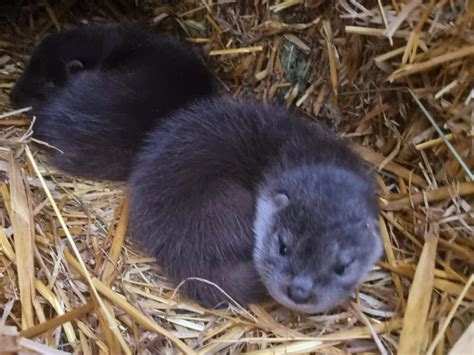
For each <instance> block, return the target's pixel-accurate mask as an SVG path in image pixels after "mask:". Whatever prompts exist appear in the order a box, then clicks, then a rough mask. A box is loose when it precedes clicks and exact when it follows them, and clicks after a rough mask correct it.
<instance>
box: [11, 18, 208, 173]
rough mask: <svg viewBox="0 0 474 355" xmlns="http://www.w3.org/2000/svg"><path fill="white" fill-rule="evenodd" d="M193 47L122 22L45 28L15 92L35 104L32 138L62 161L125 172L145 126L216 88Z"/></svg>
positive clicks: (67, 166)
mask: <svg viewBox="0 0 474 355" xmlns="http://www.w3.org/2000/svg"><path fill="white" fill-rule="evenodd" d="M216 91H217V86H216V82H215V79H214V77H213V76H212V74H211V73H210V72H209V70H208V69H207V68H206V66H205V65H204V64H203V63H202V62H201V60H200V59H199V57H198V55H197V54H196V53H195V52H194V50H193V48H192V47H190V46H188V45H186V44H184V43H181V42H179V41H177V40H174V39H172V38H169V37H167V36H165V35H162V34H156V33H148V32H145V31H142V30H140V29H137V28H135V27H131V26H125V25H115V24H111V25H91V26H84V27H80V28H76V29H72V30H68V31H63V32H58V33H54V34H51V35H49V36H47V37H46V38H45V39H44V40H43V41H42V42H41V44H40V45H39V46H38V48H36V50H35V51H34V52H33V55H32V57H31V59H30V61H29V63H28V65H27V66H26V69H25V71H24V73H23V75H22V77H21V78H20V79H19V80H18V82H17V84H16V85H15V87H14V89H13V90H12V93H11V101H12V104H13V105H14V106H15V107H23V106H33V114H34V115H35V116H36V118H37V119H36V123H35V125H34V127H33V131H34V135H33V137H34V138H37V139H39V140H42V141H45V142H47V143H48V144H50V145H52V146H54V147H56V148H58V149H59V150H60V151H61V152H59V151H57V150H51V154H52V162H53V164H54V165H55V166H57V167H58V168H59V169H61V170H63V171H65V172H67V173H70V174H73V175H79V176H83V177H88V178H96V179H108V180H125V179H126V178H127V176H128V173H129V169H130V166H131V162H132V159H133V156H134V154H135V153H136V151H137V150H138V149H139V147H140V145H141V142H142V139H143V137H144V134H145V133H146V132H147V131H148V130H150V129H151V128H153V127H154V126H155V125H157V124H159V122H160V120H161V118H162V117H164V116H165V115H166V114H168V113H170V112H171V111H172V110H175V109H177V108H180V107H182V106H184V105H186V104H188V103H190V102H192V101H193V100H195V99H197V98H201V97H206V96H209V95H213V94H215V93H216Z"/></svg>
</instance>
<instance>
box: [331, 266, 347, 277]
mask: <svg viewBox="0 0 474 355" xmlns="http://www.w3.org/2000/svg"><path fill="white" fill-rule="evenodd" d="M346 269H347V266H346V265H339V266H336V267H335V268H334V272H335V273H336V274H338V275H339V276H342V275H343V274H344V273H345V272H346Z"/></svg>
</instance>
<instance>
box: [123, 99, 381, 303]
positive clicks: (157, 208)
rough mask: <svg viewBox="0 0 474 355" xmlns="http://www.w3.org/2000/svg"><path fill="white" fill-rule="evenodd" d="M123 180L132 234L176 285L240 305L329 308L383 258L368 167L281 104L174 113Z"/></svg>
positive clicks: (228, 104)
mask: <svg viewBox="0 0 474 355" xmlns="http://www.w3.org/2000/svg"><path fill="white" fill-rule="evenodd" d="M129 184H130V187H131V227H132V235H133V237H134V239H135V240H136V241H137V242H138V243H139V245H141V246H142V247H143V249H144V250H146V251H148V252H149V253H150V254H151V255H154V256H156V258H157V260H158V262H159V263H160V264H161V265H162V266H163V267H164V269H165V271H166V273H167V275H168V276H169V277H170V278H171V280H173V281H174V282H175V283H179V282H181V281H182V280H184V279H187V278H190V277H199V278H204V279H207V280H209V281H211V282H214V283H216V284H217V285H218V286H220V287H221V288H223V289H224V290H225V291H226V292H227V293H228V294H230V295H231V296H232V297H233V298H234V299H235V300H237V301H238V302H240V303H241V304H243V305H247V304H249V303H255V302H260V301H263V300H265V299H266V298H267V297H268V294H270V295H271V296H273V297H274V298H275V299H276V300H277V301H278V302H280V303H282V304H284V305H286V306H288V307H290V308H292V309H295V310H299V311H303V312H319V311H324V310H327V309H330V308H331V307H333V306H335V305H337V304H339V303H341V302H343V301H344V300H346V299H347V297H348V296H349V295H350V294H351V293H352V292H353V290H354V288H355V287H356V286H357V285H358V283H359V282H360V281H361V280H362V278H363V277H364V275H365V274H366V273H367V271H368V270H369V268H370V267H371V266H372V265H373V263H374V262H375V261H376V260H377V259H378V257H379V256H380V254H381V246H380V240H379V235H378V232H377V227H376V222H377V214H378V207H377V203H376V189H375V185H374V183H373V178H372V176H371V173H370V171H369V170H368V168H367V166H365V164H364V163H363V162H362V161H361V160H360V159H359V158H358V157H356V156H355V155H354V154H353V153H352V152H351V151H350V150H349V149H348V148H347V146H346V145H345V144H344V143H343V142H342V141H340V140H338V139H337V138H336V137H335V136H334V135H332V134H331V133H329V132H328V131H327V130H325V129H323V128H321V127H320V126H319V125H316V124H313V123H310V122H309V121H308V120H306V119H303V118H301V117H298V115H296V114H293V113H290V112H288V111H286V110H285V109H283V108H281V107H278V106H272V105H262V104H257V103H254V102H251V101H250V102H249V101H244V100H235V99H231V98H212V99H205V100H200V101H198V102H195V103H194V104H192V105H191V106H189V107H188V108H186V109H183V110H180V111H177V112H175V113H174V114H173V115H171V117H169V118H168V119H167V120H166V123H165V124H164V125H163V126H162V127H161V129H157V130H155V131H153V132H152V133H151V134H150V135H149V137H148V139H147V144H146V145H145V147H144V148H143V150H142V151H141V152H140V153H139V154H138V156H137V159H136V161H135V164H134V168H133V172H132V174H131V177H130V179H129ZM279 238H280V239H282V240H284V241H285V242H286V243H287V256H286V257H283V256H281V255H280V254H279V250H280V242H279ZM349 262H352V263H351V264H350V265H348V264H349ZM344 266H347V267H346V269H347V270H346V271H344V270H343V271H344V272H343V273H342V275H338V272H340V271H341V270H342V269H343V267H344ZM290 288H291V290H290ZM182 291H183V293H184V294H185V295H186V296H187V297H190V298H191V299H193V300H195V301H197V302H199V303H201V304H204V305H206V306H216V305H218V304H222V302H226V301H228V299H227V298H226V297H225V296H224V295H223V294H222V293H221V292H220V291H218V290H217V289H216V288H214V287H212V286H209V285H207V284H204V283H201V282H199V281H188V282H186V283H185V285H184V287H183V289H182ZM289 291H291V292H292V295H293V296H294V297H295V298H298V301H299V303H296V302H294V301H292V300H291V299H289V297H288V292H289ZM306 296H308V297H306ZM306 298H308V299H307V301H305V302H304V303H301V301H302V300H305V299H306Z"/></svg>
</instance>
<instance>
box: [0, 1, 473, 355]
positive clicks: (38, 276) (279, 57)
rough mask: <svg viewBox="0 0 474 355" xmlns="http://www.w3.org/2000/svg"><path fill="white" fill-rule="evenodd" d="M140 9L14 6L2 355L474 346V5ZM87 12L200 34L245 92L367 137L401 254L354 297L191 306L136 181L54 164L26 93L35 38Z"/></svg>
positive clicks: (3, 94) (7, 50)
mask: <svg viewBox="0 0 474 355" xmlns="http://www.w3.org/2000/svg"><path fill="white" fill-rule="evenodd" d="M133 3H134V2H132V1H130V2H129V1H127V0H121V1H108V0H104V1H101V2H98V3H96V2H93V1H75V0H69V1H61V2H59V1H58V2H54V1H49V2H35V1H26V2H25V5H24V6H23V7H22V8H16V9H12V8H8V7H7V5H6V3H5V4H4V5H0V6H3V7H4V8H1V9H0V10H1V11H0V16H3V17H2V18H1V21H2V22H1V23H0V30H1V33H2V34H1V35H0V36H1V37H0V79H1V82H0V89H1V90H0V107H1V111H0V117H1V118H0V142H1V144H0V145H1V147H0V174H1V176H2V181H1V182H0V191H1V197H0V222H1V224H2V225H1V228H0V304H1V305H2V307H1V312H0V349H2V350H1V351H3V352H12V353H13V352H15V351H17V350H18V349H22V350H23V351H30V352H31V351H34V352H38V353H50V354H53V353H60V352H64V351H65V352H83V353H84V354H91V353H94V354H95V353H112V354H115V353H120V352H123V353H140V354H142V353H143V354H146V353H156V352H160V353H174V352H183V353H194V352H200V353H216V352H222V353H233V352H249V353H255V354H257V353H258V354H272V353H276V354H280V353H281V354H283V353H295V352H318V353H382V354H388V353H395V352H397V350H399V351H400V353H407V352H410V353H430V354H431V353H436V354H443V353H447V352H448V350H449V349H451V348H452V347H453V346H456V351H455V352H456V353H458V354H459V353H462V352H463V351H464V352H466V351H472V332H473V326H472V320H473V313H474V308H473V306H474V288H473V286H472V282H473V277H472V276H471V275H472V266H473V264H474V257H473V255H474V254H473V249H474V240H473V224H474V223H473V221H474V218H473V217H474V215H473V213H474V212H473V210H472V205H473V204H472V202H473V195H474V182H473V181H472V169H473V165H474V163H473V162H474V160H473V158H472V151H473V140H472V138H473V133H474V131H473V128H472V127H473V119H474V112H473V111H474V100H473V97H474V96H473V91H472V90H473V87H474V47H473V43H474V42H473V35H474V27H473V25H474V2H473V1H466V0H452V1H441V0H430V1H425V2H423V4H422V1H421V0H411V1H404V3H405V5H401V4H402V2H401V1H390V0H378V1H365V2H356V1H346V0H339V1H318V0H306V1H303V0H286V1H258V0H255V1H251V0H247V1H232V0H230V1H204V0H202V1H199V0H188V1H170V2H166V3H165V4H163V3H164V1H162V2H160V1H152V0H149V1H144V2H140V7H139V9H137V8H135V6H134V5H133ZM328 4H330V6H329V5H328ZM6 15H9V17H6ZM83 19H88V20H90V21H125V20H127V19H129V20H133V21H137V20H138V21H140V22H142V23H148V24H153V26H155V27H156V28H158V29H159V30H162V31H166V32H171V33H174V34H177V35H179V36H180V37H182V38H186V39H187V40H189V41H191V42H193V43H196V45H198V46H201V47H202V49H203V51H204V52H206V53H208V54H211V56H208V58H209V65H210V66H211V67H212V68H213V69H214V70H215V71H216V73H217V74H218V76H219V78H220V80H221V82H222V84H223V87H224V89H225V90H226V91H228V92H229V93H231V94H234V95H251V96H255V97H258V98H260V99H261V100H263V101H278V102H284V103H285V104H286V105H287V106H288V107H291V108H295V107H296V108H299V109H300V110H302V111H304V112H305V113H306V114H307V115H308V116H309V118H310V119H318V120H324V121H325V122H326V123H328V124H330V125H331V126H333V127H334V128H335V129H336V130H337V131H338V132H339V133H340V134H341V135H343V136H345V137H347V139H350V140H351V144H352V145H353V147H354V149H355V150H356V151H358V152H359V153H360V154H361V155H362V156H363V157H364V158H365V159H367V160H368V161H369V162H371V163H372V164H373V165H374V169H376V170H377V172H378V183H379V186H380V202H381V206H382V214H381V218H380V221H381V223H380V224H381V231H382V237H383V242H384V247H385V257H384V259H383V260H382V261H381V262H380V263H379V264H378V265H377V266H376V267H375V268H374V270H373V272H372V273H371V274H370V276H369V277H368V279H367V281H366V282H365V283H364V284H363V285H362V286H361V287H360V289H359V290H358V291H357V292H356V294H355V295H354V297H353V299H352V300H351V302H349V303H348V304H347V305H345V306H343V307H341V308H339V309H336V310H334V311H332V312H329V313H327V314H320V315H313V316H308V315H302V314H296V313H292V312H290V311H288V310H287V309H285V308H282V307H279V306H278V305H276V304H274V303H269V304H263V305H258V306H252V307H251V309H250V310H249V311H245V310H242V309H240V308H238V307H235V308H231V309H228V310H221V311H214V310H208V309H203V308H201V307H199V306H197V305H194V304H191V303H189V302H188V301H186V300H183V299H180V298H179V294H178V295H175V294H174V289H173V286H172V285H170V284H169V283H167V282H166V279H164V278H163V276H162V274H161V273H160V270H159V268H158V266H157V265H156V264H155V263H154V261H153V260H152V259H151V258H148V257H146V256H143V255H142V254H140V253H139V252H138V251H136V250H135V249H133V247H131V246H130V245H129V244H128V243H127V240H126V227H127V209H128V206H127V204H126V202H124V192H123V186H119V185H114V184H109V183H103V182H96V181H87V180H81V179H75V178H72V177H70V176H66V175H63V174H61V173H60V172H57V171H55V170H54V169H53V168H52V167H51V166H49V165H48V164H47V159H46V157H45V156H44V155H43V153H42V152H41V151H39V150H38V149H37V147H36V146H35V145H32V144H30V143H29V138H28V137H29V136H28V133H29V132H27V128H28V125H29V121H28V120H26V119H25V117H24V116H23V114H22V113H21V112H16V113H15V112H12V110H11V107H10V106H9V104H8V92H9V89H10V88H11V87H12V85H13V83H14V82H15V80H16V78H17V77H18V75H19V73H20V72H21V70H22V65H23V64H22V63H23V62H24V60H25V59H26V56H25V55H26V54H28V53H29V51H30V50H31V48H32V46H33V44H34V40H36V39H39V38H41V37H42V36H43V35H44V34H45V33H46V32H48V31H50V30H54V29H55V28H64V27H67V26H68V25H70V24H74V23H77V22H78V21H80V20H83ZM408 89H410V91H409V90H408ZM417 101H418V102H417ZM464 332H466V333H465V335H464V336H462V335H463V333H464ZM461 336H462V337H461ZM458 339H459V342H458V343H457V344H456V342H457V341H458ZM455 344H456V345H455ZM470 344H471V345H470ZM53 349H56V350H53Z"/></svg>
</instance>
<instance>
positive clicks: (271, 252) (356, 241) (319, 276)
mask: <svg viewBox="0 0 474 355" xmlns="http://www.w3.org/2000/svg"><path fill="white" fill-rule="evenodd" d="M317 175H318V174H316V176H314V175H313V176H312V175H308V174H301V172H298V174H297V175H296V176H287V177H283V179H282V180H280V181H276V182H274V184H270V185H273V186H267V189H264V191H262V192H261V194H260V196H259V198H258V200H257V209H256V210H257V212H256V219H255V224H254V232H255V238H256V244H255V249H254V262H255V265H256V268H257V270H258V272H259V274H260V276H261V278H262V281H263V282H264V284H265V286H266V288H267V290H268V292H269V293H270V295H271V296H272V297H273V298H274V299H275V300H276V301H278V302H279V303H281V304H283V305H285V306H287V307H289V308H291V309H294V310H297V311H301V312H305V313H315V312H323V311H327V310H329V309H331V308H333V307H335V306H337V305H340V304H341V303H343V302H345V301H346V300H347V299H348V298H349V297H350V295H351V294H352V292H353V291H354V289H355V287H356V286H357V285H358V284H359V283H360V282H361V281H362V279H363V278H364V277H365V275H366V274H367V272H368V271H369V269H370V268H371V267H372V265H373V264H374V263H375V261H377V259H378V258H379V257H380V254H381V251H382V248H381V242H380V237H379V231H378V220H377V208H376V207H374V205H373V201H374V196H373V194H372V193H371V191H366V190H367V189H366V187H365V186H364V185H367V184H365V182H364V181H363V180H361V181H357V179H356V178H358V177H355V178H354V176H353V177H352V178H353V179H352V180H349V182H348V181H347V180H345V179H338V178H334V177H332V179H330V180H326V178H327V177H324V179H320V178H321V176H319V178H318V176H317ZM323 175H324V174H323ZM336 175H337V174H336ZM359 180H360V178H359ZM268 187H269V188H268Z"/></svg>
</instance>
